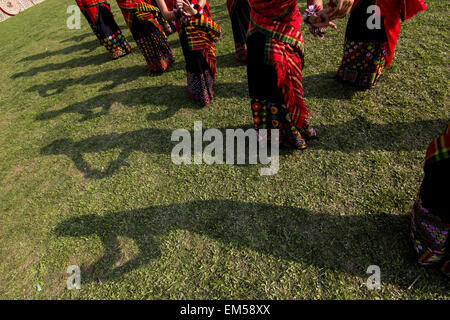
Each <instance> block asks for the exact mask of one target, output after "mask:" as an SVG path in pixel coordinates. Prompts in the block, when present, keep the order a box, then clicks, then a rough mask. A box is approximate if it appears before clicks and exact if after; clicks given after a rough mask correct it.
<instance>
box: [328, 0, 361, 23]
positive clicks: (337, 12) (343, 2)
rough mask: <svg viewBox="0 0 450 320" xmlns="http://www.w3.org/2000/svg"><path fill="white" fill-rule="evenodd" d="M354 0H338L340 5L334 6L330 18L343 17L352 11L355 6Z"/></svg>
mask: <svg viewBox="0 0 450 320" xmlns="http://www.w3.org/2000/svg"><path fill="white" fill-rule="evenodd" d="M353 2H355V1H354V0H338V5H337V6H336V7H334V8H333V9H334V13H332V14H331V15H330V16H329V18H330V20H334V19H342V18H344V17H345V16H346V15H348V14H349V13H350V11H351V10H352V7H353Z"/></svg>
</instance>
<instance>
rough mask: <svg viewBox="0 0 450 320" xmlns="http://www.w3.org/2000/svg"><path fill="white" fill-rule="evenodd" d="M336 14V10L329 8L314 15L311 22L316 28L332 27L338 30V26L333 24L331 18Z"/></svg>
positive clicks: (310, 19)
mask: <svg viewBox="0 0 450 320" xmlns="http://www.w3.org/2000/svg"><path fill="white" fill-rule="evenodd" d="M334 12H335V9H334V8H327V9H323V10H321V11H319V12H318V13H316V14H314V15H312V16H311V17H310V18H309V22H310V23H311V24H312V25H313V26H314V27H318V28H319V27H331V28H333V29H334V30H337V25H336V24H334V23H333V22H331V19H330V16H331V15H333V14H334Z"/></svg>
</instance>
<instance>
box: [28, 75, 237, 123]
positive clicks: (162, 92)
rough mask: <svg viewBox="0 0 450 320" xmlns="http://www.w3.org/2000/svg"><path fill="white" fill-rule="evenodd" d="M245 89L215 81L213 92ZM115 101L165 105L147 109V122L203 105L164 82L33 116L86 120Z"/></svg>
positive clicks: (223, 94)
mask: <svg viewBox="0 0 450 320" xmlns="http://www.w3.org/2000/svg"><path fill="white" fill-rule="evenodd" d="M124 76H126V74H124ZM133 77H135V75H132V76H131V78H130V81H131V79H133ZM56 90H58V89H56ZM244 90H245V86H242V84H239V83H216V85H215V90H214V91H215V96H216V97H225V98H229V97H239V96H240V95H241V94H243V92H244ZM169 97H170V98H169ZM115 103H120V104H123V105H126V106H136V105H139V104H141V105H149V104H151V105H157V106H159V107H161V106H162V107H166V108H165V109H164V110H161V111H159V112H150V113H149V114H148V115H147V119H148V120H150V121H155V120H164V119H168V118H170V117H172V116H174V115H175V114H176V113H177V112H178V111H179V110H180V109H183V108H189V109H200V108H202V106H201V105H200V104H199V103H197V102H195V101H192V100H191V99H189V98H188V93H187V87H186V86H177V85H164V86H157V87H146V88H141V89H131V90H126V91H120V92H113V93H105V94H102V95H99V96H96V97H93V98H90V99H88V100H86V101H82V102H76V103H73V104H71V105H69V106H67V107H65V108H62V109H59V110H52V111H46V112H44V113H41V114H39V115H38V116H37V117H36V120H48V119H52V118H55V117H58V116H60V115H62V114H66V113H77V114H80V115H81V118H80V119H79V121H86V120H90V119H94V118H97V117H100V116H103V115H105V114H108V113H109V111H110V109H111V107H112V105H113V104H115ZM99 108H100V109H101V110H100V111H97V112H95V109H99Z"/></svg>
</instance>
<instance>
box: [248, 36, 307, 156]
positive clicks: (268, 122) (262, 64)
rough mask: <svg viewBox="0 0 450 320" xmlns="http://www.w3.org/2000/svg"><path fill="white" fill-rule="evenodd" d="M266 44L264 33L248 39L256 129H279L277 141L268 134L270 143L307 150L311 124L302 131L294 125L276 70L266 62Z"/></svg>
mask: <svg viewBox="0 0 450 320" xmlns="http://www.w3.org/2000/svg"><path fill="white" fill-rule="evenodd" d="M266 42H267V36H266V35H265V34H263V33H260V32H253V33H252V34H251V35H249V37H248V39H247V46H248V51H247V53H248V60H247V76H248V89H249V94H250V104H251V109H252V116H253V125H254V127H255V129H256V130H257V131H258V130H259V129H268V130H270V129H278V130H279V135H278V136H276V137H272V136H270V131H268V139H275V140H277V141H278V143H280V144H281V145H283V146H285V147H295V148H297V149H305V148H306V143H305V141H304V138H303V137H304V136H305V134H304V130H305V128H306V126H308V123H307V121H306V120H305V123H304V125H305V127H303V128H299V127H298V126H297V125H296V123H295V122H294V121H293V119H292V118H293V115H292V114H291V113H290V112H289V111H288V108H287V105H286V102H285V101H286V97H285V96H284V94H283V91H282V89H281V88H280V86H279V85H278V79H277V73H276V71H275V68H274V67H273V66H271V65H269V64H267V62H266V56H265V55H266V50H265V48H266ZM299 78H300V79H301V75H299ZM259 138H262V137H259Z"/></svg>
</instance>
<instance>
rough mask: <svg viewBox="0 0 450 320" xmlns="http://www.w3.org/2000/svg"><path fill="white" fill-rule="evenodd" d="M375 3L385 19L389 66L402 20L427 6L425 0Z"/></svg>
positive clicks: (356, 0)
mask: <svg viewBox="0 0 450 320" xmlns="http://www.w3.org/2000/svg"><path fill="white" fill-rule="evenodd" d="M360 1H362V0H355V2H354V4H353V7H356V6H357V5H358V3H359V2H360ZM335 2H336V1H333V0H331V1H329V5H333V3H335ZM375 4H376V5H377V6H378V7H379V8H380V14H381V16H382V17H383V19H384V30H385V31H386V36H387V40H388V43H389V56H388V59H387V65H386V67H387V66H389V65H390V64H391V63H392V59H393V58H394V53H395V46H396V45H397V41H398V37H399V35H400V28H401V21H405V20H408V19H411V18H412V17H414V16H415V15H416V14H418V13H419V12H421V11H423V10H426V9H427V6H426V4H425V1H424V0H376V3H375ZM361 27H365V26H361Z"/></svg>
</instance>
